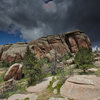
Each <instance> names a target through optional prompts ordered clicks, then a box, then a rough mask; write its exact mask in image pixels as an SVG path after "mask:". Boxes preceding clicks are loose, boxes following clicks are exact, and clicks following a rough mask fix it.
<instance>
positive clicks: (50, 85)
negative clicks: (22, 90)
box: [48, 77, 56, 92]
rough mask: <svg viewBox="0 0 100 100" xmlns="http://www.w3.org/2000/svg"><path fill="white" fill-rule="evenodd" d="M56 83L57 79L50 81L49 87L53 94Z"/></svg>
mask: <svg viewBox="0 0 100 100" xmlns="http://www.w3.org/2000/svg"><path fill="white" fill-rule="evenodd" d="M55 81H56V79H55V77H53V78H52V80H51V81H50V84H49V86H48V89H50V91H52V92H53V90H54V88H53V87H52V85H53V83H54V82H55Z"/></svg>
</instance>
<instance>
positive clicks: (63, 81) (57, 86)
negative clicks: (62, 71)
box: [55, 79, 65, 94]
mask: <svg viewBox="0 0 100 100" xmlns="http://www.w3.org/2000/svg"><path fill="white" fill-rule="evenodd" d="M64 83H65V79H62V80H60V81H59V82H58V83H57V85H56V87H55V89H57V94H60V88H61V87H62V85H63V84H64Z"/></svg>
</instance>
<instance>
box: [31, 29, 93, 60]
mask: <svg viewBox="0 0 100 100" xmlns="http://www.w3.org/2000/svg"><path fill="white" fill-rule="evenodd" d="M29 46H30V48H31V50H32V51H34V52H35V53H36V54H37V57H38V58H41V57H46V58H50V59H51V58H53V56H54V52H53V50H55V51H56V52H57V53H58V54H59V55H60V54H61V55H62V54H66V53H68V52H72V53H76V52H78V50H79V48H80V47H86V48H90V49H91V48H92V47H91V42H90V39H89V37H88V36H87V35H86V34H85V33H84V32H81V31H79V30H77V31H73V32H67V33H65V34H60V35H50V36H47V37H43V38H40V39H38V40H36V41H31V42H30V43H29Z"/></svg>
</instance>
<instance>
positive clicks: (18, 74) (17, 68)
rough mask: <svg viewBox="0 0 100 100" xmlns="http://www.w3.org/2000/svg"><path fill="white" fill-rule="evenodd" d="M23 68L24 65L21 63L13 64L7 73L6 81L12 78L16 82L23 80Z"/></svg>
mask: <svg viewBox="0 0 100 100" xmlns="http://www.w3.org/2000/svg"><path fill="white" fill-rule="evenodd" d="M22 68H23V65H22V64H19V63H15V64H13V65H12V66H11V67H10V68H9V70H8V71H7V72H6V74H5V77H4V80H5V81H7V80H9V79H11V78H14V79H15V80H20V79H21V78H22Z"/></svg>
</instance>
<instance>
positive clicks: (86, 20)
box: [0, 0, 100, 43]
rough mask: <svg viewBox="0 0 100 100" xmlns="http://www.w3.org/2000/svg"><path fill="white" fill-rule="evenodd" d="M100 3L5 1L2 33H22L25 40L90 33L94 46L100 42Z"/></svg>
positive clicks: (89, 0) (83, 0)
mask: <svg viewBox="0 0 100 100" xmlns="http://www.w3.org/2000/svg"><path fill="white" fill-rule="evenodd" d="M99 4H100V0H54V1H53V2H49V3H48V4H45V3H44V0H1V1H0V29H1V30H8V27H9V25H11V24H14V27H13V28H12V30H10V32H9V33H16V32H15V31H16V30H19V31H21V33H20V35H21V37H22V38H24V39H27V40H33V39H37V38H39V37H41V36H46V35H48V34H55V33H61V32H62V33H64V32H66V31H70V30H73V29H81V30H82V31H84V32H86V33H87V34H88V35H89V36H90V38H91V40H92V42H93V43H96V42H99V41H100V39H99V37H100V35H99V32H100V30H99V27H100V13H99V10H100V6H99Z"/></svg>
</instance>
